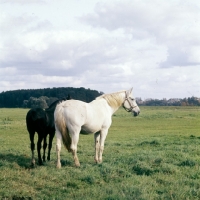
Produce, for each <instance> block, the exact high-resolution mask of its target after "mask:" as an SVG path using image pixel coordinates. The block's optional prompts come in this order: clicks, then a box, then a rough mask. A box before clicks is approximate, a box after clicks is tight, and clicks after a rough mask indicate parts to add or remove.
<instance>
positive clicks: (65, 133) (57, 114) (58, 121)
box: [54, 105, 71, 152]
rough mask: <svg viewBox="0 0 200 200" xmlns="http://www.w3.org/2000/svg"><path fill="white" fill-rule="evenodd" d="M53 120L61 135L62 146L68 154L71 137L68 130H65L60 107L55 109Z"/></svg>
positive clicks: (62, 112)
mask: <svg viewBox="0 0 200 200" xmlns="http://www.w3.org/2000/svg"><path fill="white" fill-rule="evenodd" d="M54 118H55V125H56V127H57V129H58V130H59V131H60V133H61V135H62V140H63V144H64V146H65V147H66V149H67V150H68V151H69V152H70V151H71V148H70V146H71V137H70V135H69V130H68V128H67V125H66V122H65V119H64V109H63V106H62V105H58V106H57V107H56V110H55V113H54Z"/></svg>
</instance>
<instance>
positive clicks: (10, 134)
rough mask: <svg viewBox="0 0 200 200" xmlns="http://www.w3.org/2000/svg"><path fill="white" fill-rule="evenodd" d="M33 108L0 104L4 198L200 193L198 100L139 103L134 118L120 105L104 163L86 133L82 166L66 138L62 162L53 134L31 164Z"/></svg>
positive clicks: (189, 195) (81, 149)
mask: <svg viewBox="0 0 200 200" xmlns="http://www.w3.org/2000/svg"><path fill="white" fill-rule="evenodd" d="M27 111H28V110H27V109H0V199H4V200H10V199H29V200H31V199H56V200H60V199H61V200H62V199H77V200H79V199H105V200H112V199H113V200H115V199H116V200H117V199H120V200H121V199H139V200H146V199H147V200H154V199H163V200H164V199H181V200H182V199H191V200H193V199H200V107H141V114H140V116H138V117H136V118H134V117H132V116H131V114H130V113H127V112H126V111H124V110H123V109H119V110H118V111H117V112H116V113H115V114H114V116H113V123H112V126H111V128H110V129H109V133H108V136H107V139H106V142H105V150H104V154H103V163H102V164H95V163H94V139H93V135H88V136H86V135H81V136H80V140H79V145H78V157H79V160H80V163H81V167H80V168H76V167H75V166H74V163H73V159H72V156H71V154H69V153H67V151H66V149H65V148H64V147H63V146H62V151H61V159H62V160H61V162H62V168H61V169H59V170H58V169H56V167H55V166H56V165H55V161H56V153H55V138H54V142H53V149H52V154H51V161H50V162H46V163H45V165H44V166H37V165H36V167H35V168H31V167H30V162H31V151H30V141H29V136H28V132H27V130H26V124H25V116H26V113H27ZM36 139H37V137H36V138H35V143H36ZM35 155H37V154H36V153H35Z"/></svg>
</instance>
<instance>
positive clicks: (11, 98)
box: [0, 87, 103, 108]
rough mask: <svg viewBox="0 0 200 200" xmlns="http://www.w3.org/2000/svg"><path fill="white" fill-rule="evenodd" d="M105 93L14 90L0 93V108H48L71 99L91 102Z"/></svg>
mask: <svg viewBox="0 0 200 200" xmlns="http://www.w3.org/2000/svg"><path fill="white" fill-rule="evenodd" d="M102 94H103V92H98V91H96V90H91V89H85V88H83V87H81V88H72V87H62V88H44V89H28V90H24V89H23V90H13V91H6V92H1V93H0V108H34V107H41V108H47V107H48V106H49V105H50V104H51V103H53V102H54V101H55V100H57V99H66V98H67V97H68V95H70V97H71V98H73V99H77V100H81V101H84V102H90V101H92V100H94V99H95V98H96V97H98V96H100V95H102Z"/></svg>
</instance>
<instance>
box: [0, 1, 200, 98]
mask: <svg viewBox="0 0 200 200" xmlns="http://www.w3.org/2000/svg"><path fill="white" fill-rule="evenodd" d="M47 87H48V88H52V87H85V88H90V89H94V90H98V91H102V92H104V93H111V92H116V91H119V90H122V89H129V88H131V87H133V89H134V92H133V94H134V96H136V97H141V98H143V99H145V98H158V99H162V98H184V97H191V96H197V97H200V1H199V0H167V1H166V0H151V1H149V0H73V1H70V0H56V1H53V0H0V92H2V91H8V90H15V89H37V88H47Z"/></svg>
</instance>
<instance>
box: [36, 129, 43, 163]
mask: <svg viewBox="0 0 200 200" xmlns="http://www.w3.org/2000/svg"><path fill="white" fill-rule="evenodd" d="M41 135H42V134H39V133H38V142H37V152H38V164H39V165H42V158H41V153H40V150H41V143H42V140H43V136H41Z"/></svg>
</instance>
